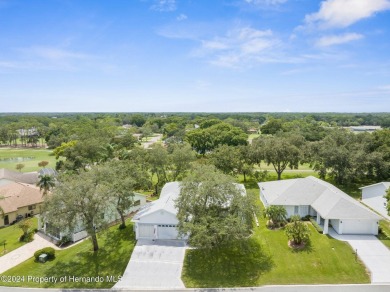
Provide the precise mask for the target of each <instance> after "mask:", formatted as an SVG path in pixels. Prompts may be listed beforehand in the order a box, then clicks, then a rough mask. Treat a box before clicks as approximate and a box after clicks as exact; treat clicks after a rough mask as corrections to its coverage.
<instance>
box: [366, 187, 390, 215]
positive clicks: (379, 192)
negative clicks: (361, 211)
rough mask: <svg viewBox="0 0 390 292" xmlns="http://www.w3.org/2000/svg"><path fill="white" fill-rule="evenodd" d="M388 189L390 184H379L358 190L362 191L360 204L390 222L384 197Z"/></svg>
mask: <svg viewBox="0 0 390 292" xmlns="http://www.w3.org/2000/svg"><path fill="white" fill-rule="evenodd" d="M389 188H390V182H380V183H377V184H373V185H369V186H365V187H361V188H360V189H361V190H362V202H363V203H364V204H366V205H367V206H369V207H370V208H372V209H374V210H375V211H377V212H378V213H379V214H381V215H382V216H383V217H385V218H387V219H389V220H390V216H389V214H388V213H387V209H386V204H387V201H386V199H385V197H384V196H385V195H386V192H387V190H388V189H389Z"/></svg>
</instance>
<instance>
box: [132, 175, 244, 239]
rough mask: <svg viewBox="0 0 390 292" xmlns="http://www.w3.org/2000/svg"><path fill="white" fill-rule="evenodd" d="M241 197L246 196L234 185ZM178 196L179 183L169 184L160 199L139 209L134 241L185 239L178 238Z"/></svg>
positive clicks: (135, 217) (242, 186)
mask: <svg viewBox="0 0 390 292" xmlns="http://www.w3.org/2000/svg"><path fill="white" fill-rule="evenodd" d="M236 186H237V188H239V189H240V191H241V193H242V194H243V195H245V194H246V191H245V187H244V185H242V184H236ZM179 195H180V183H179V182H169V183H166V184H165V185H164V187H163V188H162V190H161V194H160V198H159V199H158V200H156V201H154V202H151V203H149V204H147V205H145V206H144V207H143V208H141V209H140V210H139V211H138V213H137V214H136V215H135V216H134V218H133V222H134V231H135V238H136V239H186V237H184V238H180V237H179V234H178V230H177V228H176V227H177V225H178V223H179V220H178V219H177V217H176V215H177V209H176V208H175V200H176V199H177V198H178V197H179Z"/></svg>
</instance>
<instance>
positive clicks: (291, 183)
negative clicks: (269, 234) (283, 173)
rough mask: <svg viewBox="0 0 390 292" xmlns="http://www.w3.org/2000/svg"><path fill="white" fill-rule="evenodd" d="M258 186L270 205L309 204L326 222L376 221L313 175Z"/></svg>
mask: <svg viewBox="0 0 390 292" xmlns="http://www.w3.org/2000/svg"><path fill="white" fill-rule="evenodd" d="M258 185H259V188H260V189H261V191H262V193H263V195H264V197H265V199H266V200H267V203H268V204H270V205H284V206H298V205H310V206H312V207H313V208H314V209H315V210H316V211H317V212H319V213H320V214H321V216H322V217H323V218H328V219H332V218H340V219H380V217H379V216H378V215H377V214H375V213H374V212H372V211H371V210H369V209H368V208H366V207H365V206H363V205H362V204H360V203H359V202H358V201H356V200H355V199H353V198H351V197H350V196H349V195H347V194H346V193H344V192H343V191H341V190H340V189H338V188H336V187H335V186H333V185H332V184H330V183H328V182H325V181H323V180H320V179H318V178H315V177H313V176H308V177H306V178H297V179H288V180H282V181H272V182H264V183H259V184H258Z"/></svg>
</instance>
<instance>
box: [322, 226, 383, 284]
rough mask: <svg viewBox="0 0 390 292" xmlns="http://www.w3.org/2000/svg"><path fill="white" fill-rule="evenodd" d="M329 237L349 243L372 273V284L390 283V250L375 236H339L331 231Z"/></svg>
mask: <svg viewBox="0 0 390 292" xmlns="http://www.w3.org/2000/svg"><path fill="white" fill-rule="evenodd" d="M329 235H330V236H332V237H334V238H336V239H338V240H342V241H346V242H348V243H349V244H350V245H351V246H352V248H353V250H354V251H355V252H356V251H357V254H358V256H359V258H360V259H361V260H362V262H363V263H364V264H365V266H366V267H367V269H368V270H369V271H370V272H371V283H375V284H380V283H390V273H389V271H390V250H389V249H388V248H387V247H386V246H385V245H383V243H382V242H381V241H380V240H379V239H378V238H376V237H375V236H373V235H339V234H337V233H336V232H335V231H334V230H333V229H331V228H330V229H329Z"/></svg>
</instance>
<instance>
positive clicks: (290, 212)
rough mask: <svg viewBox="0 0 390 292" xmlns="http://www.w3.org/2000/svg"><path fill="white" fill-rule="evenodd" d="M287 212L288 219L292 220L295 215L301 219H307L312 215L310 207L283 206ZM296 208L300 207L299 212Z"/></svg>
mask: <svg viewBox="0 0 390 292" xmlns="http://www.w3.org/2000/svg"><path fill="white" fill-rule="evenodd" d="M283 207H284V208H285V209H286V211H287V218H290V217H291V216H293V215H299V216H301V217H305V216H306V215H309V213H310V209H311V208H310V206H306V205H305V206H283ZM295 207H298V210H296V208H295ZM295 211H298V212H297V213H296V212H295Z"/></svg>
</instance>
